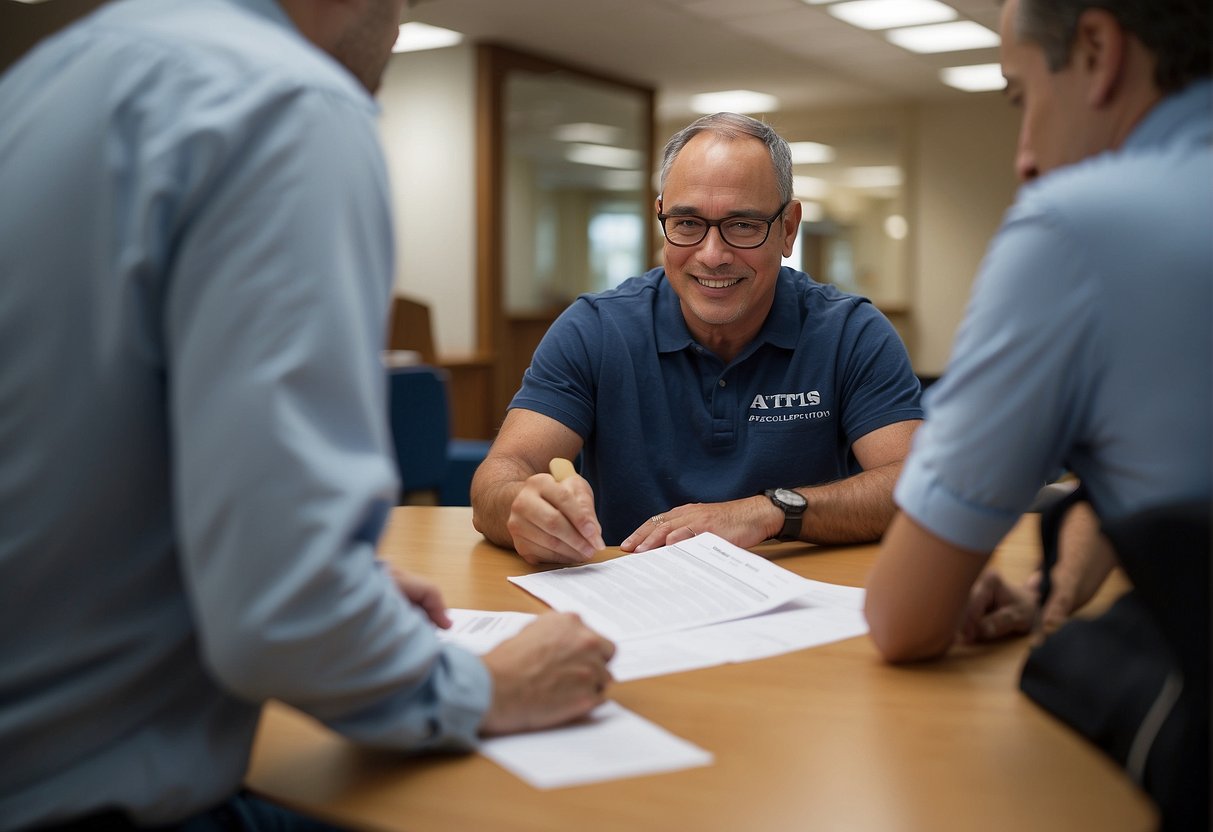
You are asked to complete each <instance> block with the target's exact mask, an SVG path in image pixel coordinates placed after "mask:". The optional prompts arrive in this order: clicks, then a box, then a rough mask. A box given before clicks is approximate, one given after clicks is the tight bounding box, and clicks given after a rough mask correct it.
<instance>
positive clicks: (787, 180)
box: [658, 113, 792, 202]
mask: <svg viewBox="0 0 1213 832" xmlns="http://www.w3.org/2000/svg"><path fill="white" fill-rule="evenodd" d="M700 133H713V134H715V135H717V136H720V137H722V138H725V139H729V140H732V139H739V138H741V137H742V136H751V137H753V138H755V139H758V140H759V141H760V142H762V143H763V144H765V145H766V146H767V150H768V151H769V152H770V154H771V166H772V167H773V168H774V170H775V182H776V184H777V185H778V186H779V201H780V202H788V201H790V200H791V199H792V149H791V148H790V147H788V143H787V141H786V140H785V139H784V138H783V136H780V135H779V134H778V133H776V132H775V130H774V129H773V128H772V127H771V126H770V125H767V124H763V123H762V122H761V121H758V120H757V119H753V118H750V117H749V116H743V115H739V114H738V113H713V114H712V115H710V116H703V117H702V118H699V119H696V120H695V121H693V122H691V123H690V124H688V125H687V126H686V127H684V128H682V129H681V130H679V131H678V132H677V133H675V134H674V135H673V136H672V137H671V138H670V140H669V141H668V142H666V145H665V151H664V152H663V153H662V157H661V172H660V175H659V176H658V190H659V191H664V190H665V180H666V178H667V177H668V176H669V175H670V168H671V167H673V165H674V160H675V159H676V158H678V154H679V153H681V152H682V149H683V148H684V147H686V145H687V142H689V141H690V140H691V139H693V138H695V137H696V136H698V135H699V134H700Z"/></svg>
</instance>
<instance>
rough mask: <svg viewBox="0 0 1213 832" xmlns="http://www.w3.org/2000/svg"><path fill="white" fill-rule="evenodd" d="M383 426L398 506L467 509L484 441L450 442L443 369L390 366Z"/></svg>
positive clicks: (485, 445) (485, 449) (486, 447)
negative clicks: (387, 429) (392, 453)
mask: <svg viewBox="0 0 1213 832" xmlns="http://www.w3.org/2000/svg"><path fill="white" fill-rule="evenodd" d="M387 374H388V421H389V424H390V426H391V430H392V441H393V444H394V445H395V449H396V465H397V467H398V468H399V469H400V497H399V502H400V503H401V504H404V503H422V504H428V505H441V506H467V505H471V496H470V494H471V486H472V475H473V474H475V473H476V468H477V467H478V466H479V465H480V463H481V462H482V461H483V460H484V458H485V456H486V455H487V454H488V450H489V444H490V443H489V442H488V441H486V440H476V439H451V428H450V411H449V409H448V405H447V394H446V389H447V388H446V383H447V374H446V371H445V370H442V369H439V368H437V367H432V366H429V365H417V366H412V367H392V368H389V369H388V370H387Z"/></svg>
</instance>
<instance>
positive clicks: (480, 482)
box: [471, 456, 534, 549]
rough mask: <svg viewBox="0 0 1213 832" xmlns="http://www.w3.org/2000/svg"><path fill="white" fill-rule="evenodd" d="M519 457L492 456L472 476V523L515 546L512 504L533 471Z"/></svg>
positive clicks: (493, 539)
mask: <svg viewBox="0 0 1213 832" xmlns="http://www.w3.org/2000/svg"><path fill="white" fill-rule="evenodd" d="M533 473H534V472H533V471H530V470H529V469H527V468H526V467H525V466H524V465H522V464H521V463H520V462H518V461H517V460H513V459H509V458H508V457H493V456H490V457H488V458H487V459H485V460H484V462H482V463H481V464H480V467H479V468H477V469H476V476H475V477H474V478H473V479H472V492H471V498H472V500H471V502H472V526H474V527H475V529H476V531H478V532H480V533H481V534H483V535H484V536H485V537H486V538H487V539H488V540H489V541H490V542H492V543H495V544H497V545H498V546H504V547H505V548H507V549H513V548H514V537H513V535H511V534H510V530H509V528H508V521H509V519H510V507H511V506H512V505H513V504H514V499H515V498H516V497H517V496H518V493H519V492H520V491H522V487H523V484H524V483H525V482H526V479H527V477H529V476H531V474H533Z"/></svg>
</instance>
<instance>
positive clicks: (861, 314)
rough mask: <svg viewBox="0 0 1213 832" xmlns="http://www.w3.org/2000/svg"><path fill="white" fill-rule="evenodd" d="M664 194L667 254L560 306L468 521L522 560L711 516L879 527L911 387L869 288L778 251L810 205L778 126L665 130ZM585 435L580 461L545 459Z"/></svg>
mask: <svg viewBox="0 0 1213 832" xmlns="http://www.w3.org/2000/svg"><path fill="white" fill-rule="evenodd" d="M656 210H657V214H658V217H659V219H660V221H661V223H662V228H663V230H664V234H665V246H664V258H663V259H664V264H665V265H664V268H658V269H654V270H652V271H650V272H648V273H647V274H644V275H641V276H639V277H635V278H632V279H630V280H628V281H625V282H624V283H623V284H622V285H620V286H619V287H618V288H616V289H614V290H611V291H608V292H604V293H601V294H597V295H585V296H583V297H581V298H579V299H578V300H577V301H575V302H574V303H573V304H572V306H570V307H569V309H567V310H566V311H565V312H564V313H563V314H562V315H561V316H560V318H559V319H557V321H556V322H555V323H554V324H553V325H552V327H551V329H550V330H549V331H548V333H547V334H546V336H545V337H544V339H543V341H542V343H541V344H540V346H539V348H538V349H537V350H536V352H535V355H534V357H533V359H532V362H531V366H530V367H529V368H528V370H527V371H526V374H525V376H524V379H523V384H522V388H521V389H520V390H519V391H518V393H517V395H516V396H515V397H514V400H513V401H512V402H511V405H510V411H509V413H508V415H507V417H506V419H505V422H504V424H503V425H502V428H501V431H500V433H499V434H498V437H497V439H496V441H495V442H494V443H493V447H492V449H491V450H490V452H489V455H488V457H487V458H486V460H485V461H484V463H482V464H481V466H480V468H479V470H478V471H477V473H476V477H475V479H474V481H473V485H472V506H473V509H474V522H475V524H476V528H477V529H479V530H480V531H481V532H483V533H484V534H485V536H486V537H488V538H489V539H490V540H492V541H493V542H495V543H498V544H500V545H503V546H507V547H512V548H514V549H516V550H517V551H518V553H519V554H520V555H521V556H522V557H523V558H524V559H526V560H527V561H529V562H532V563H540V562H565V563H569V562H583V561H585V560H587V559H588V558H589V557H590V556H592V554H593V553H594V551H595V550H597V549H599V548H602V547H603V546H604V545H606V544H610V545H620V544H621V545H622V547H623V548H624V549H625V550H628V551H645V550H648V549H651V548H654V547H656V546H660V545H664V544H668V543H674V542H677V541H679V540H683V539H686V538H688V537H690V536H692V535H694V534H697V533H701V532H708V531H710V532H714V533H716V534H719V535H720V536H722V537H724V538H726V539H728V540H731V541H732V542H734V543H736V544H738V545H740V546H751V545H754V544H757V543H760V542H762V541H763V540H766V539H770V538H781V539H800V540H809V541H817V542H855V541H865V540H874V539H876V538H878V537H879V536H880V534H881V533H882V532H883V531H884V528H885V526H886V524H887V523H888V520H889V518H890V517H891V516H892V511H893V506H892V500H891V492H892V486H893V482H894V480H895V479H896V476H897V474H898V472H899V471H900V468H901V462H902V459H903V458H904V457H905V455H906V453H907V451H908V448H909V441H910V436H911V435H912V433H913V430H914V428H915V426H916V425H917V424H918V420H919V419H920V418H921V416H922V412H921V410H920V408H919V393H920V388H919V384H918V380H917V378H916V377H915V376H914V374H913V372H912V370H911V367H910V362H909V359H908V357H907V355H906V351H905V347H904V345H903V344H902V343H901V340H900V339H899V338H898V336H897V333H896V332H895V331H894V329H893V327H892V326H891V325H890V324H889V322H888V321H887V320H886V319H885V318H884V316H883V315H881V313H880V312H879V311H877V310H876V308H875V307H874V306H873V305H872V304H871V303H869V302H868V301H867V300H866V299H864V298H860V297H855V296H852V295H847V294H844V293H842V292H839V291H837V290H836V289H835V288H833V287H831V286H826V285H822V284H819V283H816V282H814V281H813V280H812V279H811V278H810V277H809V276H808V275H806V274H804V273H802V272H798V271H795V270H793V269H789V268H786V267H785V268H781V267H780V261H781V258H782V257H783V256H786V255H787V254H789V253H790V251H791V246H792V242H793V240H794V239H795V235H796V234H797V232H798V230H799V226H800V216H801V210H800V204H799V203H798V202H796V201H795V200H794V199H792V163H791V154H790V151H789V149H788V145H787V142H785V141H784V140H783V139H782V138H781V137H780V136H779V135H778V134H776V133H775V131H774V130H772V129H771V128H770V127H768V126H767V125H764V124H762V123H760V122H758V121H755V120H754V119H751V118H748V117H745V116H739V115H735V114H728V113H724V114H716V115H714V116H706V117H704V118H702V119H699V120H698V121H696V122H695V123H693V124H691V125H690V126H689V127H687V128H685V129H684V130H682V131H681V132H680V133H678V134H677V135H676V136H674V137H673V138H672V139H671V140H670V142H669V143H668V144H667V146H666V149H665V155H664V162H663V165H662V170H661V196H660V197H659V198H658V200H657V205H656ZM579 453H580V454H582V459H583V466H582V476H580V477H572V478H569V479H567V480H564V481H561V482H558V481H556V479H555V478H554V477H553V476H551V475H550V474H549V473H547V471H548V465H549V461H550V460H551V459H552V458H553V457H564V458H569V459H571V458H573V457H575V456H577V455H578V454H579Z"/></svg>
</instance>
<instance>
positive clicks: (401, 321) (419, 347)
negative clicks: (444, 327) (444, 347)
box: [386, 295, 438, 365]
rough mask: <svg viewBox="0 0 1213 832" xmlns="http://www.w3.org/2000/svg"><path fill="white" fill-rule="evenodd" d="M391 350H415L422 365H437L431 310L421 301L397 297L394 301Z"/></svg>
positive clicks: (390, 324)
mask: <svg viewBox="0 0 1213 832" xmlns="http://www.w3.org/2000/svg"><path fill="white" fill-rule="evenodd" d="M386 347H387V349H389V350H413V351H414V352H417V353H420V355H421V363H422V364H431V365H432V364H437V363H438V356H437V353H436V351H435V349H434V330H433V325H432V324H431V322H430V308H429V306H427V305H426V304H424V303H422V302H421V301H418V300H414V299H413V298H408V297H404V296H402V295H397V296H396V297H395V299H393V301H392V319H391V321H390V322H389V324H388V341H387V345H386Z"/></svg>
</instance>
